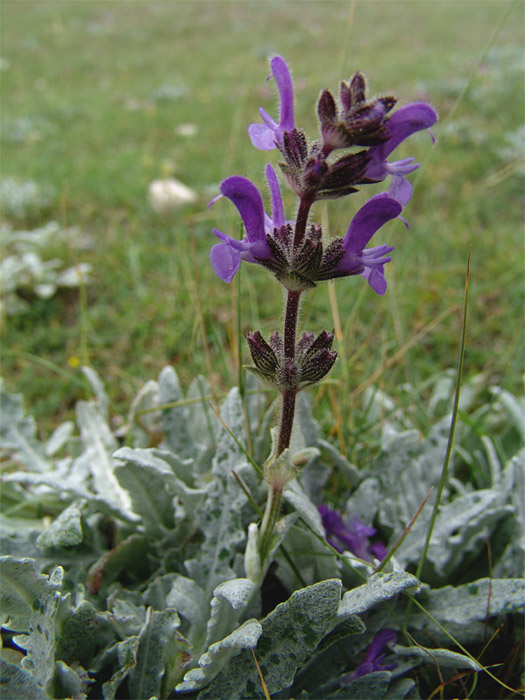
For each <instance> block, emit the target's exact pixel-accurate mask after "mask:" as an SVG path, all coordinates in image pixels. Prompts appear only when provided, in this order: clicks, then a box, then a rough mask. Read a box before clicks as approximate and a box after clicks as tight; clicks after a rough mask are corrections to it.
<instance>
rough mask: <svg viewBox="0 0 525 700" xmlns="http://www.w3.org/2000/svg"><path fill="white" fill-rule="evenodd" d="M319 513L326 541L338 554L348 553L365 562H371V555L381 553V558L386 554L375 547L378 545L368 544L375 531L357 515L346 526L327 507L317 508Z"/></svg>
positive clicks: (340, 518) (336, 514) (337, 515)
mask: <svg viewBox="0 0 525 700" xmlns="http://www.w3.org/2000/svg"><path fill="white" fill-rule="evenodd" d="M319 513H320V515H321V519H322V521H323V527H324V529H325V532H326V540H327V542H328V543H329V544H331V545H332V547H334V549H337V551H338V552H344V551H345V550H346V551H350V552H352V554H355V556H356V557H359V558H360V559H363V560H365V561H372V556H371V555H372V554H374V556H376V555H377V554H378V553H382V554H383V556H384V554H386V550H385V548H384V547H383V546H382V545H381V546H380V547H379V548H377V547H376V545H377V544H380V543H375V544H373V545H371V544H370V539H369V538H370V537H372V536H373V535H375V534H376V529H375V528H373V527H368V525H365V524H364V523H362V522H361V520H360V519H359V518H358V517H357V515H356V516H354V518H353V519H352V521H351V522H350V523H349V524H348V525H345V523H344V522H343V519H342V517H341V516H340V515H339V513H338V512H337V511H335V510H331V509H330V508H328V506H325V505H321V506H319ZM381 547H382V549H381ZM373 548H374V549H373ZM378 558H379V557H378Z"/></svg>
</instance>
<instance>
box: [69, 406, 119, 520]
mask: <svg viewBox="0 0 525 700" xmlns="http://www.w3.org/2000/svg"><path fill="white" fill-rule="evenodd" d="M77 423H78V426H79V428H80V435H81V438H82V444H83V446H84V450H85V451H84V458H85V459H86V460H87V462H88V463H89V467H90V470H91V475H92V478H93V487H94V491H95V492H96V493H97V494H98V495H100V496H101V497H102V498H104V499H105V500H107V501H108V502H109V503H111V504H112V505H113V506H114V507H116V508H119V509H120V510H123V511H124V512H129V511H130V510H131V501H130V499H129V496H128V495H127V493H126V492H125V491H124V490H123V489H122V488H121V487H120V485H119V483H118V481H117V479H116V478H115V474H114V472H113V469H114V464H113V461H112V455H113V453H114V452H115V450H116V449H117V447H118V443H117V440H116V438H115V437H114V435H113V434H112V433H111V431H110V429H109V427H108V426H107V424H106V422H105V421H104V419H103V417H102V416H101V415H100V413H99V412H98V411H97V409H96V408H95V406H94V405H93V404H90V403H86V402H85V401H79V402H78V403H77Z"/></svg>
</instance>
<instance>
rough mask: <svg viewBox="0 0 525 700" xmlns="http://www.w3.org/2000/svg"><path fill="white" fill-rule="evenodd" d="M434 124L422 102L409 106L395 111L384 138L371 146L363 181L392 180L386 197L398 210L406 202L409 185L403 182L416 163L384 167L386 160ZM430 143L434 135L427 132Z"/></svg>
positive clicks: (409, 161) (434, 118)
mask: <svg viewBox="0 0 525 700" xmlns="http://www.w3.org/2000/svg"><path fill="white" fill-rule="evenodd" d="M436 121H437V114H436V111H435V110H434V109H433V108H432V107H431V106H430V105H428V104H426V103H425V102H413V103H411V104H408V105H405V106H404V107H401V109H398V110H397V112H395V113H394V114H393V115H392V116H391V117H390V118H389V119H388V121H387V122H386V124H385V128H386V130H387V132H388V138H387V139H386V140H385V141H384V143H381V144H380V145H378V146H372V147H371V148H369V149H368V151H367V154H368V156H369V157H370V162H369V163H368V167H367V169H366V173H365V177H367V178H368V179H369V181H372V182H382V181H383V180H385V179H386V178H387V177H388V176H389V175H391V176H392V184H391V187H390V190H389V194H390V196H391V197H394V199H397V200H398V201H399V202H400V203H401V204H402V206H406V204H407V203H408V202H409V201H410V198H411V196H412V185H411V184H410V182H409V181H408V180H407V179H406V177H405V176H406V175H408V174H409V173H412V172H413V171H414V170H417V169H418V168H419V163H414V159H413V158H405V159H403V160H398V161H393V162H391V163H387V160H386V159H387V158H388V156H389V155H390V154H391V153H392V151H394V149H396V148H397V147H398V146H399V144H400V143H402V142H403V141H404V140H405V139H407V138H408V137H409V136H411V135H412V134H415V133H416V132H417V131H422V130H423V129H428V130H429V131H430V127H431V126H433V125H434V124H435V123H436ZM430 135H431V137H432V141H433V142H434V141H435V139H434V135H433V134H432V131H430Z"/></svg>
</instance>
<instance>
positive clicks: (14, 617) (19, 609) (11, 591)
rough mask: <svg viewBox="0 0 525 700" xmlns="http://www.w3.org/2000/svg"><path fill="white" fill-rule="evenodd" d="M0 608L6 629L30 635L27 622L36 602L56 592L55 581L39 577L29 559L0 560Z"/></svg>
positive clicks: (37, 603)
mask: <svg viewBox="0 0 525 700" xmlns="http://www.w3.org/2000/svg"><path fill="white" fill-rule="evenodd" d="M0 582H1V584H2V585H1V586H0V603H1V605H0V608H1V609H2V611H3V617H5V619H7V620H8V622H7V624H4V626H5V627H7V629H12V630H15V631H17V632H27V631H29V620H30V617H31V614H32V612H33V610H35V609H38V607H39V605H40V603H39V601H40V600H42V599H45V597H46V596H47V595H48V594H49V592H50V591H51V592H53V591H55V590H57V589H58V587H59V584H58V583H57V582H56V580H55V579H53V580H51V579H49V578H48V577H47V576H43V575H42V574H38V573H37V572H36V568H35V562H34V561H33V560H32V559H15V558H14V557H9V556H4V557H0Z"/></svg>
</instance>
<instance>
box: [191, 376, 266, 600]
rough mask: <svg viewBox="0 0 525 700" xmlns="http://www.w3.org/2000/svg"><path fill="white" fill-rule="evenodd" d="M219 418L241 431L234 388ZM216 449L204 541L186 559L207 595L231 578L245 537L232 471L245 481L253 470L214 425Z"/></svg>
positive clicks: (240, 500)
mask: <svg viewBox="0 0 525 700" xmlns="http://www.w3.org/2000/svg"><path fill="white" fill-rule="evenodd" d="M221 416H222V419H223V421H224V422H225V423H226V425H227V426H228V427H229V429H230V430H231V432H232V433H233V435H236V436H237V439H239V438H240V437H241V436H242V435H243V434H244V418H243V412H242V404H241V400H240V396H239V392H238V391H237V389H233V390H232V391H230V393H229V394H228V396H227V398H226V400H225V402H224V404H223V406H222V407H221ZM216 442H217V449H216V452H215V455H214V457H213V461H212V473H213V475H214V477H215V478H214V480H213V481H211V482H210V483H209V485H208V488H207V497H206V500H205V502H204V505H203V507H202V519H201V529H202V532H203V534H204V542H203V543H202V544H201V546H200V548H199V550H198V552H197V555H196V556H195V557H194V558H193V559H191V560H188V561H186V563H185V566H186V569H187V571H188V573H189V575H190V577H191V578H193V579H194V580H195V581H196V582H197V583H198V585H199V586H200V587H201V588H202V589H203V590H204V592H205V594H206V596H207V597H208V599H209V598H211V594H212V591H213V590H214V589H215V588H216V587H217V586H218V585H219V584H220V583H222V582H223V581H227V580H229V579H232V578H235V572H234V571H233V569H232V567H231V565H232V560H233V556H234V554H235V551H236V549H237V548H238V547H239V545H240V544H242V542H243V541H244V539H245V536H246V535H245V531H244V526H243V522H242V517H241V516H242V512H241V511H242V508H243V506H244V505H245V504H246V503H247V498H246V495H245V494H244V492H243V491H242V489H241V488H240V487H239V484H238V483H237V481H236V480H235V478H234V476H233V474H232V472H233V471H234V470H235V472H236V473H237V474H238V475H240V476H241V477H242V478H243V479H244V480H245V481H250V480H252V479H253V469H252V467H251V466H250V465H248V464H247V462H246V458H245V456H244V454H243V452H242V450H241V448H240V447H239V445H237V443H236V441H235V440H234V439H233V438H232V436H231V435H230V433H229V432H228V431H227V430H226V429H225V428H224V427H223V426H222V425H221V424H220V423H218V424H216Z"/></svg>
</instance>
